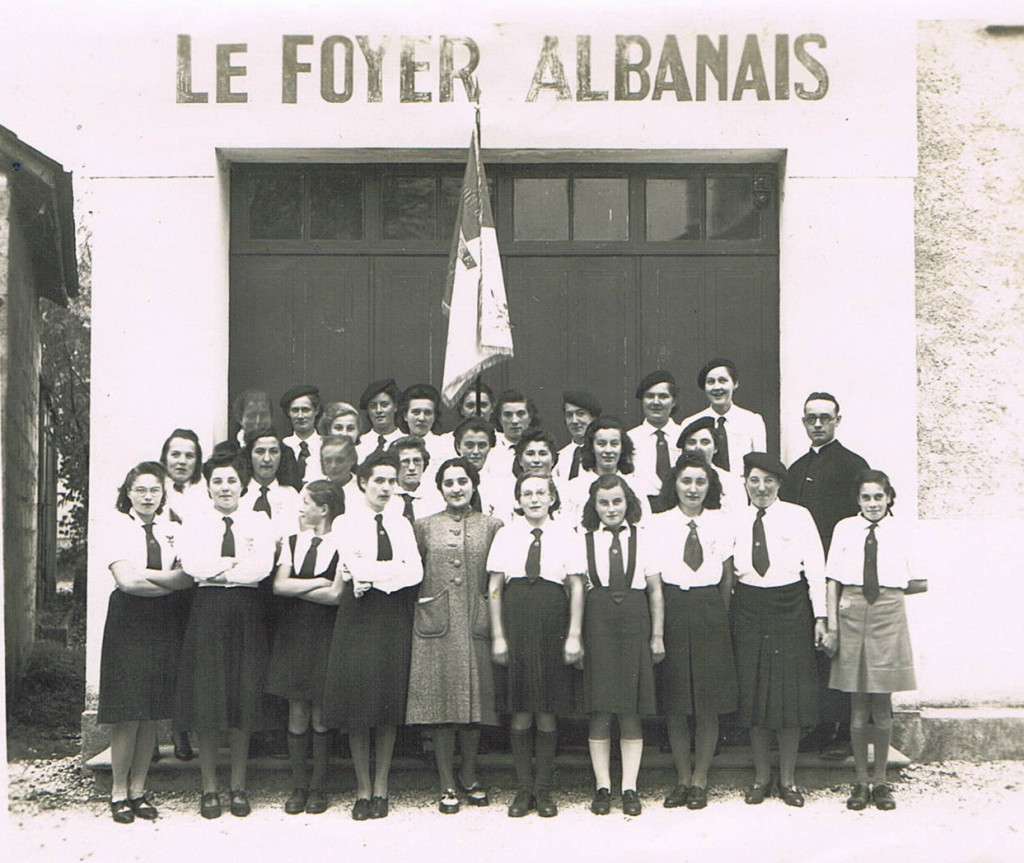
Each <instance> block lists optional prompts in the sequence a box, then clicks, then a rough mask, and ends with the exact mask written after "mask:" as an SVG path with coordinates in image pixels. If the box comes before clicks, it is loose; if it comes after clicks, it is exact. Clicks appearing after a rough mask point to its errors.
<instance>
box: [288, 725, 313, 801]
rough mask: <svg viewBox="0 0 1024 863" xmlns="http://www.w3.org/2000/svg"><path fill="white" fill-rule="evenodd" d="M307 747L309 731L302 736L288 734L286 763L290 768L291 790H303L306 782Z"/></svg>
mask: <svg viewBox="0 0 1024 863" xmlns="http://www.w3.org/2000/svg"><path fill="white" fill-rule="evenodd" d="M307 746H309V729H308V728H307V729H306V730H305V731H303V732H302V734H292V732H291V731H289V732H288V763H289V764H290V765H291V768H292V788H305V787H306V783H307V781H308V776H309V775H308V772H307V770H306V747H307Z"/></svg>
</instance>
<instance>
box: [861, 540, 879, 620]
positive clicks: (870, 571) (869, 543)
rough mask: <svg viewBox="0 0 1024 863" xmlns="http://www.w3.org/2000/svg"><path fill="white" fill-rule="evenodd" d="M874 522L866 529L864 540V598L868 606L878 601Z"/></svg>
mask: <svg viewBox="0 0 1024 863" xmlns="http://www.w3.org/2000/svg"><path fill="white" fill-rule="evenodd" d="M876 527H878V525H877V524H875V523H874V522H872V523H871V526H870V527H869V528H868V535H867V537H866V538H865V540H864V598H865V599H866V600H867V601H868V604H869V605H874V602H875V600H876V599H878V539H877V537H876V536H875V528H876Z"/></svg>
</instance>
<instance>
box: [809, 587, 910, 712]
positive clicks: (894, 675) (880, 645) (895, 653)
mask: <svg viewBox="0 0 1024 863" xmlns="http://www.w3.org/2000/svg"><path fill="white" fill-rule="evenodd" d="M842 590H843V593H842V596H841V597H840V599H839V653H838V655H837V656H836V657H835V659H833V660H832V671H831V674H830V675H829V681H828V685H829V687H830V688H832V689H839V690H841V691H843V692H902V691H905V690H908V689H916V688H917V680H916V678H915V676H914V654H913V651H912V650H911V648H910V632H909V630H908V628H907V613H906V606H905V604H904V594H903V591H902V590H899V589H898V588H894V587H882V588H880V589H879V594H878V599H876V600H875V602H874V604H869V603H868V601H867V600H866V599H865V598H864V591H863V590H862V589H861V588H860V587H857V586H852V585H843V588H842Z"/></svg>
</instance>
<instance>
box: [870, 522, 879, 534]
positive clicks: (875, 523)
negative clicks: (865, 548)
mask: <svg viewBox="0 0 1024 863" xmlns="http://www.w3.org/2000/svg"><path fill="white" fill-rule="evenodd" d="M876 527H878V522H876V521H873V522H871V524H869V525H868V533H870V534H871V535H872V536H874V535H875V528H876Z"/></svg>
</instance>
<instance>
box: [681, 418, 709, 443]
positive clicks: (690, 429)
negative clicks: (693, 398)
mask: <svg viewBox="0 0 1024 863" xmlns="http://www.w3.org/2000/svg"><path fill="white" fill-rule="evenodd" d="M700 429H707V430H708V431H710V432H711V433H712V434H714V431H715V418H714V417H706V416H705V417H697V419H695V420H694V421H693V422H692V423H690V424H689V425H688V426H687V427H686V428H684V429H683V430H682V431H681V432H680V433H679V439H678V440H677V441H676V446H677V447H679V448H680V449H683V448H684V446H685V445H686V439H687V438H688V437H691V436H692V435H693V434H694V433H695V432H697V431H699V430H700ZM716 444H717V441H716Z"/></svg>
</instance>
